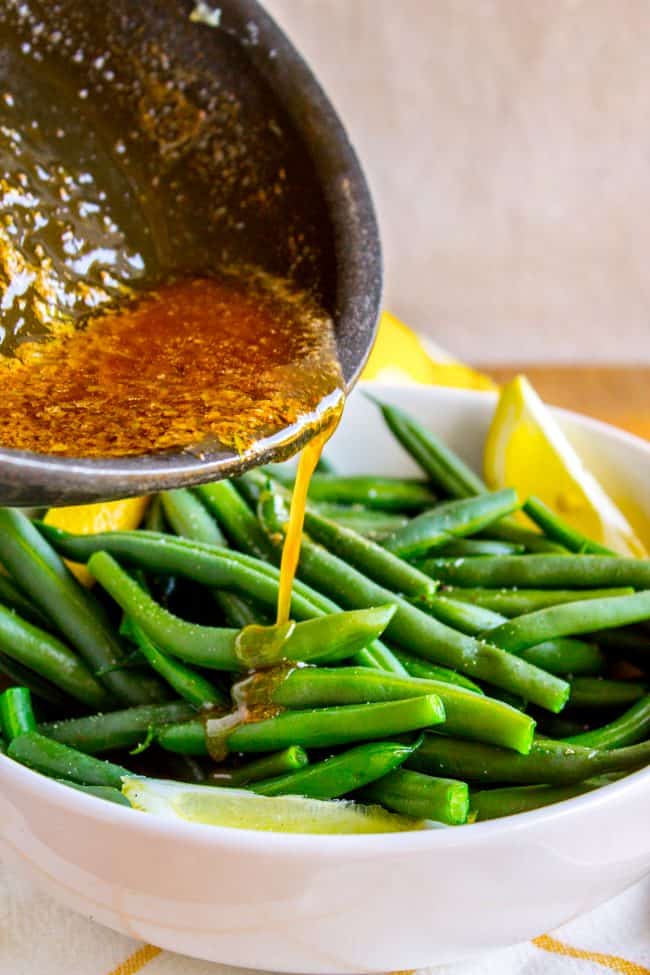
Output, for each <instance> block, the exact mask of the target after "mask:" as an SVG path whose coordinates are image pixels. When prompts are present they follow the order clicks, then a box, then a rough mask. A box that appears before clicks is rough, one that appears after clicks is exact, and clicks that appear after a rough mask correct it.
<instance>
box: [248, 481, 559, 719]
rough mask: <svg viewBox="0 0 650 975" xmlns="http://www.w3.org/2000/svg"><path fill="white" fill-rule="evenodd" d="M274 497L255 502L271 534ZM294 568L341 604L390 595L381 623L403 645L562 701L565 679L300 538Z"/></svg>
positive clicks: (548, 703)
mask: <svg viewBox="0 0 650 975" xmlns="http://www.w3.org/2000/svg"><path fill="white" fill-rule="evenodd" d="M278 501H279V502H280V504H281V503H282V502H281V499H279V498H278V497H277V496H274V495H271V494H269V495H267V496H266V497H265V498H262V500H261V501H260V516H261V518H262V520H263V523H264V525H265V528H266V529H267V531H270V532H271V533H273V534H274V533H277V532H278V531H281V530H282V526H283V524H284V515H283V512H282V510H281V509H280V517H278V507H277V503H278ZM524 557H525V556H523V555H522V556H517V558H524ZM298 573H299V575H300V576H301V578H303V579H305V580H306V581H308V582H310V583H311V584H312V585H314V586H318V588H320V589H323V590H325V592H326V593H327V594H328V595H330V596H332V597H333V598H335V599H337V600H338V601H340V602H341V603H342V605H344V606H357V607H360V606H361V607H362V606H373V605H377V604H378V603H381V602H384V601H386V600H387V599H391V600H392V601H393V602H394V603H395V605H396V606H397V611H396V612H395V615H394V616H393V618H392V619H391V620H390V622H389V624H388V626H387V627H386V635H387V636H388V637H389V638H390V639H392V640H394V641H395V642H396V643H397V644H399V645H400V646H402V647H403V648H404V649H406V650H409V651H414V652H416V653H417V654H419V655H420V656H422V657H424V658H425V659H427V660H432V661H433V662H434V663H439V664H442V665H443V666H446V667H451V668H453V669H458V670H460V671H461V672H462V673H465V674H468V675H469V676H470V677H472V678H474V677H476V678H479V679H482V680H486V681H489V682H490V683H492V684H495V685H496V686H498V687H503V688H504V689H505V690H509V691H512V692H513V693H515V694H521V695H522V696H523V697H525V698H526V699H527V700H529V701H532V702H533V703H535V704H539V705H540V706H541V707H546V708H547V709H548V710H551V711H560V710H561V709H562V708H563V707H564V704H565V703H566V699H567V697H568V693H569V686H568V684H566V682H565V681H562V680H560V679H559V678H557V677H553V676H552V675H550V674H547V673H545V672H544V671H542V670H539V669H538V668H536V667H533V666H531V665H530V664H528V663H526V662H525V661H523V660H519V659H518V658H516V657H514V656H512V654H506V653H503V652H502V651H499V650H498V649H497V648H496V647H492V646H490V645H489V644H487V643H484V642H482V641H479V640H476V639H475V638H473V637H469V636H465V635H464V634H461V633H458V632H457V631H456V630H452V629H451V628H450V627H448V626H445V625H444V624H443V623H440V622H439V621H438V620H436V619H434V618H433V617H431V616H430V615H428V614H427V613H425V612H422V611H421V610H419V609H418V608H417V607H415V606H412V605H411V604H410V603H408V602H407V601H406V600H405V599H402V597H401V596H396V595H394V594H393V593H390V592H389V591H388V590H386V589H383V588H382V587H380V586H378V585H377V584H376V583H374V582H371V580H369V579H368V578H367V577H366V576H365V575H363V574H362V573H361V572H359V571H357V570H356V569H354V568H352V567H351V566H350V565H348V564H347V563H346V562H344V561H343V560H342V559H340V558H338V557H337V556H335V555H333V554H332V553H330V552H328V551H327V550H326V549H324V548H321V547H320V546H317V545H314V544H313V543H312V542H310V541H309V539H306V538H304V539H303V542H302V548H301V557H300V563H299V566H298Z"/></svg>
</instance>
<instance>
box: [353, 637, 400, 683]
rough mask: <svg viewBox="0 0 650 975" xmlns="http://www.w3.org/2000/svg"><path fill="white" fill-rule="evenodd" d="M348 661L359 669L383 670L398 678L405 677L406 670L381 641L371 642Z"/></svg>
mask: <svg viewBox="0 0 650 975" xmlns="http://www.w3.org/2000/svg"><path fill="white" fill-rule="evenodd" d="M350 660H351V662H352V663H355V664H358V665H359V666H360V667H372V668H373V669H374V670H383V671H385V672H386V673H389V674H396V675H397V676H398V677H406V676H407V671H406V668H405V667H404V666H403V665H402V664H401V663H400V661H399V660H398V659H397V656H396V654H395V652H394V651H393V650H389V648H388V647H387V646H385V645H384V644H383V643H382V642H381V640H373V642H372V643H371V644H369V645H368V646H367V647H364V649H363V650H359V652H358V653H355V654H353V656H352V657H350Z"/></svg>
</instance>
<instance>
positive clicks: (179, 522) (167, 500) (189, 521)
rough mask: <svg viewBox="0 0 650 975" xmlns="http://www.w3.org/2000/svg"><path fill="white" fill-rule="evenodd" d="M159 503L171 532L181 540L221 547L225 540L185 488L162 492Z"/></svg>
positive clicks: (215, 524) (203, 509)
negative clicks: (188, 539)
mask: <svg viewBox="0 0 650 975" xmlns="http://www.w3.org/2000/svg"><path fill="white" fill-rule="evenodd" d="M160 503H161V505H162V509H163V511H164V512H165V516H166V518H167V521H168V522H169V524H170V526H171V528H172V530H173V531H174V532H176V534H177V535H181V536H182V537H183V538H195V539H196V540H197V541H199V542H208V543H209V544H210V545H223V544H224V543H225V538H224V536H223V533H222V531H221V529H220V528H219V526H218V525H217V523H216V521H215V520H214V518H213V517H212V516H211V515H210V514H209V512H208V511H206V509H205V507H204V505H202V504H201V502H200V501H199V499H198V498H197V497H196V495H194V494H193V493H192V491H189V490H188V489H187V488H180V489H178V490H176V491H163V492H162V494H161V495H160Z"/></svg>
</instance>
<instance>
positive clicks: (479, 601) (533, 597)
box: [441, 586, 634, 616]
mask: <svg viewBox="0 0 650 975" xmlns="http://www.w3.org/2000/svg"><path fill="white" fill-rule="evenodd" d="M633 592H634V590H633V589H632V588H631V587H629V586H627V587H620V588H618V589H616V588H615V589H463V588H457V587H455V586H449V587H447V586H445V588H444V589H442V590H441V594H442V595H444V596H446V597H448V598H449V599H456V600H460V601H461V602H464V603H474V605H476V606H482V607H483V608H484V609H491V610H492V611H493V612H495V613H503V615H504V616H521V615H523V614H524V613H534V612H535V611H536V610H538V609H546V607H547V606H559V605H560V604H561V603H575V602H578V600H580V599H582V600H589V599H607V598H609V597H610V596H629V595H630V594H631V593H633Z"/></svg>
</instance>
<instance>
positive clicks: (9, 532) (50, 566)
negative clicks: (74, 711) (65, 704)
mask: <svg viewBox="0 0 650 975" xmlns="http://www.w3.org/2000/svg"><path fill="white" fill-rule="evenodd" d="M0 561H1V562H2V563H3V564H4V565H5V566H6V568H7V569H8V570H9V571H10V572H11V574H12V576H13V577H14V579H15V580H16V582H17V583H18V585H19V586H21V588H22V589H24V590H25V591H27V592H29V593H30V595H31V597H32V599H33V600H34V602H35V603H36V604H37V605H38V607H39V609H40V610H41V611H42V612H44V613H46V614H48V616H50V617H51V618H52V619H53V620H54V622H55V623H56V625H57V627H58V629H59V630H60V631H61V633H62V634H63V635H64V636H65V637H66V639H67V640H68V641H69V642H70V643H71V644H72V646H73V647H74V648H75V649H76V650H77V651H78V652H79V654H80V655H81V656H82V657H83V658H84V660H85V661H86V663H87V664H88V665H89V666H90V667H91V668H92V669H93V670H97V671H99V670H102V671H105V673H104V676H103V678H102V683H103V684H104V685H105V686H106V687H107V689H108V690H109V691H110V692H111V693H112V694H114V695H115V696H116V697H117V698H118V699H120V700H122V701H126V702H127V703H129V704H143V703H146V702H148V701H151V700H157V699H160V698H161V697H162V696H163V694H164V688H163V685H161V684H160V683H159V681H158V678H155V679H154V678H153V677H151V678H149V677H148V676H147V677H144V676H141V675H140V674H138V673H136V672H134V671H129V670H126V669H114V668H116V667H118V666H119V665H120V664H121V663H123V662H124V660H125V654H124V650H123V647H122V645H121V643H120V641H119V639H118V637H117V636H116V635H115V633H114V632H113V630H112V628H111V626H110V624H109V623H108V621H107V619H106V617H105V614H104V612H103V610H102V608H101V606H100V605H99V603H98V602H97V601H96V600H95V599H94V597H93V596H92V595H91V594H90V593H88V592H86V590H84V588H83V587H82V586H81V585H80V584H79V583H78V582H77V581H76V579H75V578H74V577H73V576H72V574H71V573H70V572H69V571H68V569H67V568H66V567H65V565H64V563H63V562H62V560H61V559H60V558H59V556H58V555H57V553H56V552H55V551H54V549H53V548H52V547H51V546H50V545H49V544H48V543H47V541H46V540H45V539H44V538H43V537H42V536H41V535H40V534H39V532H38V531H37V529H36V528H35V526H34V525H33V524H32V523H31V522H30V521H29V519H27V518H26V517H25V516H24V515H22V514H21V513H20V512H19V511H16V510H15V509H11V508H2V509H0ZM2 649H3V650H4V652H5V653H8V654H9V655H11V653H10V650H9V648H8V647H7V646H4V647H2ZM21 662H22V661H21ZM45 676H47V675H45ZM53 682H54V681H53ZM66 689H67V688H66Z"/></svg>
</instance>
